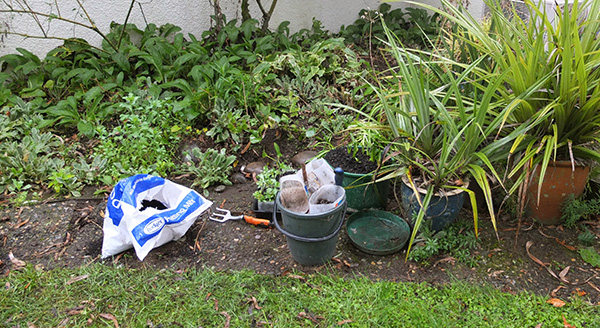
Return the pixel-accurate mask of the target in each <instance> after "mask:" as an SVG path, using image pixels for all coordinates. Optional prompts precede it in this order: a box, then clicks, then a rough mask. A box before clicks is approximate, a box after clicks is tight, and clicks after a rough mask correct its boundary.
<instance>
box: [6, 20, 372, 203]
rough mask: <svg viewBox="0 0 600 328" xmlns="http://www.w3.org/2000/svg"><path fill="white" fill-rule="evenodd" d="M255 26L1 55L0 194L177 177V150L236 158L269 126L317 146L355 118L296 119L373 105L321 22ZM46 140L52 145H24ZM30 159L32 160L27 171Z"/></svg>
mask: <svg viewBox="0 0 600 328" xmlns="http://www.w3.org/2000/svg"><path fill="white" fill-rule="evenodd" d="M258 25H259V22H258V21H257V20H254V19H247V20H245V21H243V22H238V21H237V20H231V21H228V22H227V21H225V20H223V26H221V28H220V29H211V30H209V31H205V32H204V33H202V35H201V38H196V37H195V36H194V35H187V36H184V35H183V33H181V29H180V28H179V27H177V26H174V25H172V24H165V25H163V26H157V25H155V24H147V26H146V27H145V28H143V29H140V28H138V27H137V26H135V25H134V24H131V23H128V24H113V25H111V29H110V31H108V33H106V34H103V36H104V37H105V38H104V42H103V43H102V45H100V46H94V45H90V44H88V43H87V42H86V41H85V40H82V39H67V40H64V41H65V42H64V44H63V45H61V46H60V47H57V48H56V49H54V50H52V51H50V52H49V53H48V54H47V56H46V57H45V58H40V57H38V56H36V55H35V54H33V53H31V52H29V51H27V50H25V49H18V50H17V52H16V53H14V54H9V55H5V56H2V57H0V84H1V85H2V88H0V89H1V90H0V106H3V107H2V111H3V113H5V114H7V115H0V123H1V124H0V141H1V142H2V143H1V146H0V147H2V149H4V150H5V151H4V152H3V153H6V154H8V155H9V157H11V159H10V160H9V159H6V160H4V159H3V160H2V161H3V162H2V163H0V170H1V171H2V176H1V177H0V188H1V189H0V192H8V193H12V192H18V191H19V190H24V189H28V188H42V189H50V190H53V191H55V192H57V193H61V194H63V193H71V194H77V190H78V189H80V188H81V186H82V185H85V184H104V185H112V184H114V183H115V182H116V181H118V180H119V179H121V178H123V177H125V176H128V175H131V174H138V173H151V174H157V175H161V176H168V175H169V174H171V173H173V172H175V171H177V170H185V169H186V168H185V167H183V168H180V169H178V168H177V164H176V163H178V162H179V160H178V159H176V158H175V154H176V152H175V149H177V146H178V145H177V144H178V143H179V142H180V140H182V137H184V136H186V135H189V134H193V133H203V134H204V135H205V136H208V137H210V138H212V140H213V141H214V142H215V143H216V144H217V145H219V146H221V148H227V150H228V151H236V150H239V149H240V148H241V146H242V145H245V144H247V143H248V142H250V143H252V144H256V143H258V142H260V141H261V140H262V136H263V135H264V132H265V130H267V129H271V128H284V129H287V130H288V131H290V132H291V133H292V134H294V135H295V136H296V137H298V138H315V139H317V138H320V139H327V138H330V137H331V134H335V133H337V132H339V131H342V130H343V129H345V128H346V126H347V124H348V122H349V121H350V120H349V119H348V117H349V116H348V115H347V113H339V112H336V116H337V117H341V118H343V119H339V120H337V121H336V122H335V124H329V125H327V124H325V123H323V122H325V121H327V120H324V119H316V120H314V119H313V120H310V121H309V122H308V123H306V124H302V125H300V124H296V123H295V122H296V121H297V120H298V119H300V118H303V116H304V115H305V114H307V113H310V115H308V116H310V117H318V118H325V117H329V116H331V115H332V110H331V109H329V107H328V106H325V105H323V103H326V102H338V101H339V102H342V103H345V102H347V103H352V104H354V103H361V102H362V101H364V96H365V95H364V93H363V89H362V88H361V85H362V84H363V82H362V81H363V77H364V72H363V68H364V66H363V61H362V60H361V59H360V58H359V57H358V56H357V55H356V54H355V53H354V52H353V51H352V50H351V49H349V48H348V47H346V45H345V44H344V42H343V40H342V39H335V38H330V37H331V36H330V34H329V33H328V32H327V31H325V30H324V29H323V28H322V25H321V23H320V22H319V21H316V20H315V21H314V22H313V26H312V27H311V28H310V29H304V30H301V31H299V32H297V33H290V31H289V28H288V25H289V22H284V23H282V24H280V25H279V27H277V28H276V29H275V30H273V31H268V30H267V31H264V30H262V29H261V28H260V27H259V26H258ZM22 108H26V109H27V110H26V112H27V113H25V112H24V111H23V110H22ZM324 125H325V127H326V128H327V129H326V130H324V129H322V127H323V126H324ZM34 128H35V129H37V130H36V132H35V135H33V132H31V131H33V129H34ZM25 136H29V137H28V138H27V139H25ZM50 136H52V137H50ZM37 137H40V138H42V137H43V138H47V139H48V140H47V141H48V142H45V141H44V140H46V139H44V140H38V141H39V142H37V141H36V142H35V143H31V142H30V143H29V144H31V145H33V144H38V145H39V146H38V149H29V150H27V149H25V148H23V147H26V145H25V144H23V142H22V141H23V140H25V141H28V140H29V139H30V138H37ZM44 145H46V146H44ZM40 147H42V148H40ZM9 148H10V149H9ZM69 150H70V151H69ZM23 151H26V152H28V153H31V154H34V155H35V156H32V157H30V158H31V161H29V162H24V161H22V160H20V159H18V158H23V156H24V154H22V152H23ZM19 156H20V157H19ZM13 157H14V158H13ZM25 158H26V159H29V157H27V156H26V155H25ZM34 161H41V162H39V163H38V162H34ZM42 162H43V163H42ZM32 163H36V165H32ZM38 164H39V165H38ZM61 169H62V170H61ZM218 180H222V179H218ZM199 183H200V184H201V185H206V182H199Z"/></svg>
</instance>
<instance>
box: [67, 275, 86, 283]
mask: <svg viewBox="0 0 600 328" xmlns="http://www.w3.org/2000/svg"><path fill="white" fill-rule="evenodd" d="M89 276H90V275H88V274H84V275H81V276H77V277H73V278H71V279H69V280H68V281H67V285H70V284H72V283H75V282H78V281H81V280H84V279H87V278H88V277H89Z"/></svg>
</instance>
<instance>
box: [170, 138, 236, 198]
mask: <svg viewBox="0 0 600 328" xmlns="http://www.w3.org/2000/svg"><path fill="white" fill-rule="evenodd" d="M192 158H193V159H192ZM186 159H187V161H186V162H185V163H184V164H183V165H182V166H181V169H180V171H181V172H182V173H191V174H192V175H194V183H192V187H194V186H198V185H199V186H201V187H202V188H204V189H206V188H208V187H209V186H211V185H213V184H217V183H221V184H224V185H231V181H229V173H231V169H232V165H233V163H234V162H235V160H236V157H235V156H233V155H229V156H228V155H227V153H226V149H225V148H221V150H220V151H218V150H215V149H212V148H209V149H207V150H206V151H205V152H202V150H201V149H200V148H197V147H194V148H192V149H191V150H190V152H189V153H186Z"/></svg>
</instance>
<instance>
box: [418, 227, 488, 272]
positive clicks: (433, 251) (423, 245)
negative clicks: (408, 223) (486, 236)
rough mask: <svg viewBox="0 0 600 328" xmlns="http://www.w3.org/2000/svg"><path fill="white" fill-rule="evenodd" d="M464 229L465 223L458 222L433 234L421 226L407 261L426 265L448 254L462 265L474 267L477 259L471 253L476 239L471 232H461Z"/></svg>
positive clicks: (475, 244)
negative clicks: (437, 257) (434, 258)
mask: <svg viewBox="0 0 600 328" xmlns="http://www.w3.org/2000/svg"><path fill="white" fill-rule="evenodd" d="M464 227H465V223H464V222H460V221H459V222H457V223H455V224H453V225H452V226H450V227H448V228H447V229H444V230H443V231H440V232H438V233H435V234H434V233H433V232H432V231H431V230H430V229H429V228H428V227H427V226H423V228H422V229H421V232H420V233H419V236H418V237H417V238H416V240H415V245H414V246H413V249H412V251H411V252H410V254H409V255H408V259H409V260H412V261H416V262H421V263H427V262H428V261H429V260H430V259H431V258H432V257H434V256H436V255H441V254H449V255H451V256H453V257H454V258H456V259H457V260H458V261H460V262H462V263H465V264H467V265H469V266H471V267H474V266H476V265H477V259H476V258H475V257H473V256H472V254H471V252H472V250H473V249H474V248H475V247H476V246H477V237H476V236H475V233H474V232H472V231H466V232H463V230H464Z"/></svg>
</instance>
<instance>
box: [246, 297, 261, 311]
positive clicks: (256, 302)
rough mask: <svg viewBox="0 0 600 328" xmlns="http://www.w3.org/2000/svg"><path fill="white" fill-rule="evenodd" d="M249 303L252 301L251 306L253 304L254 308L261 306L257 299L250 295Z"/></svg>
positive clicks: (258, 308)
mask: <svg viewBox="0 0 600 328" xmlns="http://www.w3.org/2000/svg"><path fill="white" fill-rule="evenodd" d="M248 302H249V303H252V306H254V308H255V309H257V310H261V309H262V307H260V306H258V301H257V300H256V297H254V296H252V297H251V298H249V299H248Z"/></svg>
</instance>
